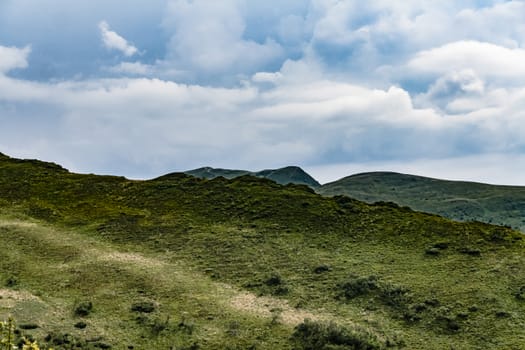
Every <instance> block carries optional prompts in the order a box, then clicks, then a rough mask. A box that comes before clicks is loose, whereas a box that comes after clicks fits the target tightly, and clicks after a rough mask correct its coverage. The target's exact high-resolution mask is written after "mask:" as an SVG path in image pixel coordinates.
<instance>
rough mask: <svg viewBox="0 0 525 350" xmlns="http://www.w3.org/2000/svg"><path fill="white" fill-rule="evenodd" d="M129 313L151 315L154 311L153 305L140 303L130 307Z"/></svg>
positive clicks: (145, 302)
mask: <svg viewBox="0 0 525 350" xmlns="http://www.w3.org/2000/svg"><path fill="white" fill-rule="evenodd" d="M131 311H135V312H142V313H147V314H149V313H151V312H153V311H155V304H154V303H153V302H151V301H141V302H138V303H134V304H133V305H131Z"/></svg>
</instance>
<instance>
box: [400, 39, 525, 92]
mask: <svg viewBox="0 0 525 350" xmlns="http://www.w3.org/2000/svg"><path fill="white" fill-rule="evenodd" d="M524 61H525V49H520V48H516V49H509V48H506V47H503V46H499V45H494V44H490V43H484V42H478V41H458V42H453V43H449V44H446V45H443V46H440V47H437V48H432V49H430V50H425V51H422V52H419V53H417V55H416V56H415V57H414V58H412V59H411V60H410V61H409V62H408V64H407V67H408V69H409V70H413V71H414V72H416V74H421V73H423V74H430V75H443V74H447V73H450V72H453V71H462V70H465V69H470V70H472V71H474V72H476V74H478V75H480V76H481V77H483V78H491V79H496V80H497V79H503V80H505V81H509V80H511V81H512V80H519V82H520V83H522V82H523V79H524V78H525V66H524V65H523V64H522V63H523V62H524Z"/></svg>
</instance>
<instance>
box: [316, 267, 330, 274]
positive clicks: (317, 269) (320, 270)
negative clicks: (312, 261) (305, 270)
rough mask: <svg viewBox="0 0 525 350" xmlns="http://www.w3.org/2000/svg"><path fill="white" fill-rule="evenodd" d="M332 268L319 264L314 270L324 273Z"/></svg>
mask: <svg viewBox="0 0 525 350" xmlns="http://www.w3.org/2000/svg"><path fill="white" fill-rule="evenodd" d="M330 270H331V268H330V266H328V265H319V266H317V267H316V268H315V269H314V272H315V273H317V274H320V273H323V272H328V271H330Z"/></svg>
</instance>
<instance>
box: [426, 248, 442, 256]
mask: <svg viewBox="0 0 525 350" xmlns="http://www.w3.org/2000/svg"><path fill="white" fill-rule="evenodd" d="M440 253H441V251H440V250H439V249H438V248H434V247H432V248H428V249H427V250H425V254H426V255H431V256H437V255H439V254H440Z"/></svg>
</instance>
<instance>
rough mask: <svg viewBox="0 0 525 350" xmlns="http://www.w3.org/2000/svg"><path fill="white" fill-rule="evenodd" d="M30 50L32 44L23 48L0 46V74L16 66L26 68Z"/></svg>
mask: <svg viewBox="0 0 525 350" xmlns="http://www.w3.org/2000/svg"><path fill="white" fill-rule="evenodd" d="M30 52H31V47H30V46H26V47H24V48H22V49H20V48H17V47H5V46H0V74H1V73H7V72H9V71H10V70H13V69H16V68H26V67H27V56H28V55H29V53H30Z"/></svg>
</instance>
